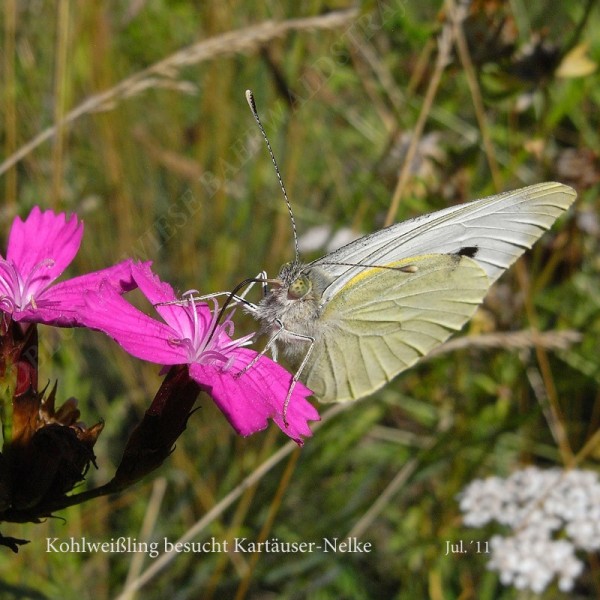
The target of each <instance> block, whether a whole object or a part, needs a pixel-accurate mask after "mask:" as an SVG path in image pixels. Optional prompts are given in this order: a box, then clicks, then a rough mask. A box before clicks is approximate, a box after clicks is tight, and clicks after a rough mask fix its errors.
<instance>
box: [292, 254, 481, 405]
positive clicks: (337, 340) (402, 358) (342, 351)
mask: <svg viewBox="0 0 600 600" xmlns="http://www.w3.org/2000/svg"><path fill="white" fill-rule="evenodd" d="M386 266H387V267H391V266H394V267H407V266H408V267H410V269H407V270H393V269H391V268H385V269H381V268H370V269H366V270H365V269H363V270H362V271H361V272H360V273H359V274H358V275H357V276H355V277H354V278H353V279H352V280H350V281H347V282H346V284H345V286H344V287H343V288H342V289H341V290H339V291H338V293H337V294H336V295H335V297H334V298H332V299H331V300H330V301H329V302H328V304H327V305H326V306H325V308H324V310H323V313H322V315H321V317H320V321H321V326H322V334H321V335H320V336H319V338H318V340H317V341H316V342H315V347H314V349H313V352H312V354H311V356H310V361H309V363H308V364H307V365H306V367H305V370H304V372H303V376H302V379H303V380H304V381H305V382H306V384H307V385H308V387H309V388H311V389H312V390H313V391H314V393H315V395H316V396H317V397H318V398H319V400H321V401H323V402H344V401H349V400H354V399H358V398H361V397H363V396H366V395H368V394H370V393H372V392H374V391H375V390H377V389H378V388H380V387H382V386H383V385H384V384H385V383H387V382H388V381H389V380H391V379H392V378H393V377H395V376H396V375H397V374H398V373H400V372H401V371H403V370H404V369H407V368H408V367H410V366H411V365H413V364H414V363H415V362H417V361H418V360H419V359H420V358H422V357H423V356H425V355H426V354H427V353H428V352H429V351H430V350H431V349H433V348H434V347H436V346H438V345H439V344H441V343H443V342H444V341H445V340H446V339H447V338H448V337H449V336H450V335H451V334H452V333H454V332H455V331H456V330H458V329H460V328H461V327H462V326H463V325H464V323H465V322H466V321H467V320H468V319H469V318H470V317H471V316H472V315H473V313H474V312H475V310H476V308H477V305H478V304H480V303H481V301H482V300H483V297H484V296H485V294H486V292H487V290H488V288H489V286H490V281H489V278H488V277H487V275H486V273H485V271H484V270H483V269H482V268H481V267H480V266H479V265H478V264H477V263H476V262H475V261H474V260H472V259H470V258H468V257H466V256H458V255H437V254H434V255H426V256H419V257H413V258H411V259H409V260H404V261H400V262H398V261H395V262H394V263H391V264H388V265H386Z"/></svg>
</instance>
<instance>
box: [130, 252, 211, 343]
mask: <svg viewBox="0 0 600 600" xmlns="http://www.w3.org/2000/svg"><path fill="white" fill-rule="evenodd" d="M132 274H133V278H134V279H135V282H136V283H137V285H138V287H139V288H140V291H141V292H142V293H143V294H144V296H146V298H148V300H149V301H150V302H151V303H152V304H153V305H154V308H155V310H156V312H157V313H158V314H159V315H160V316H161V317H162V318H163V319H164V320H165V322H166V323H168V324H169V325H171V327H173V329H174V330H175V331H178V332H180V333H181V334H182V335H184V336H187V335H188V334H189V333H190V331H189V329H190V316H189V314H188V313H187V311H185V310H182V308H181V305H177V304H162V303H165V302H174V301H178V300H179V298H177V296H176V295H175V292H174V291H173V288H172V287H171V286H170V285H169V284H168V283H166V282H164V281H161V280H160V279H159V278H158V276H157V275H155V274H154V273H153V272H152V271H151V269H150V263H147V264H134V265H133V266H132ZM196 312H197V313H198V318H199V319H200V320H201V321H202V322H203V323H204V324H205V325H206V326H209V325H210V323H211V321H212V312H211V311H210V309H209V308H208V306H206V305H204V304H197V305H196Z"/></svg>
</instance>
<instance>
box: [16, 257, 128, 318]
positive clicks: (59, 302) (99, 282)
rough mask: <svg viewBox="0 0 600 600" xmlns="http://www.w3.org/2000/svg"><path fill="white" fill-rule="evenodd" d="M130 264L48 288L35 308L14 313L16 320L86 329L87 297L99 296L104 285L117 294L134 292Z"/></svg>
mask: <svg viewBox="0 0 600 600" xmlns="http://www.w3.org/2000/svg"><path fill="white" fill-rule="evenodd" d="M131 264H132V262H131V260H125V261H123V262H120V263H118V264H116V265H114V266H112V267H109V268H108V269H101V270H100V271H95V272H93V273H87V274H86V275H81V276H79V277H73V278H72V279H68V280H66V281H62V282H60V283H57V284H56V285H53V286H51V287H49V288H46V289H45V290H43V291H42V292H41V293H40V294H39V296H38V297H37V298H36V308H28V309H27V310H24V311H18V312H15V313H13V319H14V320H15V321H27V322H35V323H44V324H46V325H55V326H57V327H77V326H84V327H85V326H86V323H85V320H86V317H87V316H88V312H89V308H88V306H87V302H86V294H88V293H89V292H98V291H99V290H100V289H101V287H102V286H103V285H110V286H111V287H113V288H114V290H115V292H116V293H117V294H122V293H125V292H128V291H130V290H132V289H135V287H136V285H135V282H134V281H133V278H132V275H131Z"/></svg>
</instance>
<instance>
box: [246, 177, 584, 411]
mask: <svg viewBox="0 0 600 600" xmlns="http://www.w3.org/2000/svg"><path fill="white" fill-rule="evenodd" d="M575 198H576V193H575V191H574V190H573V189H571V188H570V187H568V186H566V185H563V184H560V183H553V182H549V183H540V184H537V185H532V186H529V187H525V188H522V189H518V190H515V191H511V192H506V193H502V194H497V195H494V196H490V197H488V198H483V199H481V200H475V201H473V202H468V203H465V204H461V205H458V206H453V207H450V208H447V209H445V210H440V211H438V212H434V213H431V214H427V215H423V216H420V217H417V218H415V219H411V220H409V221H405V222H403V223H398V224H395V225H392V226H390V227H387V228H385V229H382V230H380V231H377V232H375V233H372V234H370V235H366V236H364V237H362V238H360V239H357V240H355V241H353V242H351V243H349V244H347V245H345V246H343V247H342V248H339V249H338V250H335V251H334V252H331V253H330V254H327V255H326V256H323V257H322V258H319V259H317V260H315V261H313V262H310V263H307V264H304V263H302V262H301V261H300V260H299V259H298V257H297V256H296V259H295V260H294V261H292V262H290V263H287V264H285V265H284V266H283V267H282V268H281V270H280V271H279V274H278V276H277V277H276V278H274V279H269V280H267V281H268V282H269V286H268V287H267V288H266V289H265V295H264V297H263V298H262V299H261V300H260V302H258V304H256V305H249V307H247V310H248V312H250V313H251V314H252V315H253V316H254V317H255V318H256V319H257V320H258V321H259V323H260V324H261V332H262V333H265V334H267V335H268V336H269V342H268V344H267V346H268V347H270V348H273V346H275V345H276V346H277V347H278V349H279V350H280V351H282V353H283V354H284V355H285V356H286V357H288V358H289V359H290V360H291V361H292V362H293V363H296V366H297V368H298V371H297V374H296V378H300V379H301V380H302V381H303V382H304V383H305V384H306V385H307V386H308V387H309V388H310V389H311V390H313V393H314V395H315V396H316V397H317V398H318V399H319V400H320V401H322V402H347V401H351V400H358V399H359V398H362V397H364V396H367V395H369V394H371V393H373V392H375V391H376V390H377V389H379V388H381V387H382V386H384V385H385V384H386V383H387V382H389V381H390V380H391V379H393V378H394V377H395V376H396V375H398V374H399V373H401V372H402V371H404V370H405V369H408V368H409V367H411V366H412V365H414V364H415V363H416V362H417V361H418V360H420V359H421V358H423V357H424V356H426V355H427V353H428V352H430V351H431V350H432V349H433V348H435V347H436V346H438V345H440V344H442V343H443V342H444V341H446V340H447V339H448V338H449V337H450V335H452V333H454V332H455V331H457V330H459V329H461V328H462V327H463V325H464V324H465V323H466V322H467V321H468V320H469V318H470V317H471V316H472V315H473V313H474V312H475V310H476V309H477V306H478V305H479V304H480V303H481V302H482V301H483V299H484V297H485V295H486V293H487V291H488V290H489V288H490V286H491V285H492V284H493V283H494V281H496V279H498V277H500V275H501V274H502V273H503V272H504V271H505V270H506V269H508V267H510V265H512V264H513V263H514V262H515V261H516V260H517V258H519V256H521V254H523V253H524V252H525V250H527V249H528V248H531V246H532V245H533V244H534V243H535V242H536V241H537V240H538V239H539V238H540V237H541V236H542V234H543V233H544V232H545V231H546V230H547V229H549V228H550V227H551V226H552V224H553V223H554V221H555V220H556V219H557V218H558V217H559V216H560V215H561V214H562V213H563V212H564V211H566V210H567V208H568V207H569V206H570V205H571V203H572V202H573V201H574V200H575ZM275 354H276V353H275Z"/></svg>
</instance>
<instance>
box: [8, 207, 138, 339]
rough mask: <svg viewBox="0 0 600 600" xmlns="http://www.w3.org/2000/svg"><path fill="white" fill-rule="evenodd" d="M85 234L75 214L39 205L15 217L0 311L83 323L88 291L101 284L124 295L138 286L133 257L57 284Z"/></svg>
mask: <svg viewBox="0 0 600 600" xmlns="http://www.w3.org/2000/svg"><path fill="white" fill-rule="evenodd" d="M82 236H83V223H79V222H78V220H77V217H76V216H75V215H73V216H71V218H70V219H67V218H66V216H65V214H64V213H60V214H55V213H54V212H52V211H51V210H47V211H44V212H42V211H41V210H40V209H39V208H38V207H37V206H36V207H34V208H33V210H32V211H31V213H30V214H29V216H28V217H27V219H26V220H25V221H23V220H21V219H20V218H19V217H16V218H15V220H14V221H13V224H12V227H11V229H10V233H9V236H8V249H7V251H6V258H2V257H1V256H0V312H4V313H7V314H9V315H11V317H12V319H13V320H15V321H27V322H36V323H47V324H52V325H59V326H63V327H67V326H74V325H81V324H82V322H81V313H82V312H83V311H84V309H85V305H84V297H83V294H84V292H86V291H89V290H95V289H98V288H99V286H100V284H101V283H102V282H109V283H110V284H111V285H114V286H115V287H116V288H117V289H118V290H119V291H120V292H121V293H122V292H125V291H128V290H131V289H133V288H134V287H135V284H134V283H133V281H132V279H131V270H130V265H131V261H124V262H122V263H119V264H117V265H115V266H114V267H110V268H108V269H103V270H101V271H96V272H95V273H89V274H87V275H83V276H81V277H75V278H73V279H69V280H67V281H63V282H62V283H58V284H56V285H52V283H53V282H54V281H55V280H56V279H57V278H58V277H60V275H62V273H63V271H64V270H65V269H66V268H67V267H68V266H69V264H70V263H71V261H72V260H73V258H75V255H76V254H77V251H78V250H79V246H80V244H81V238H82Z"/></svg>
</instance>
